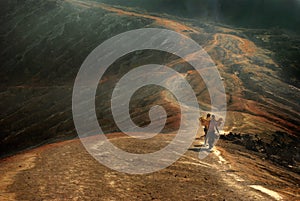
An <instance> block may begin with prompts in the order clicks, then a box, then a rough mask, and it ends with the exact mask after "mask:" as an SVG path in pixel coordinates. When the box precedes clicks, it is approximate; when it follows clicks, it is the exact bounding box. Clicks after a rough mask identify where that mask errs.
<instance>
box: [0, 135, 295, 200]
mask: <svg viewBox="0 0 300 201" xmlns="http://www.w3.org/2000/svg"><path fill="white" fill-rule="evenodd" d="M109 136H110V138H111V141H112V142H113V143H114V144H115V145H117V146H118V147H120V148H122V149H124V150H127V151H130V152H140V151H144V150H145V149H146V150H147V151H151V150H152V151H155V150H157V149H159V148H161V147H164V146H165V145H166V144H167V143H169V142H170V140H172V138H173V137H174V136H173V135H159V136H157V137H155V138H153V139H151V140H147V142H146V143H145V142H140V144H137V145H136V146H132V143H133V142H134V141H133V139H130V138H126V137H124V136H120V135H118V134H115V135H109ZM200 143H202V141H199V140H196V141H195V143H194V145H193V146H192V147H191V149H190V150H189V151H187V152H186V154H185V155H184V156H182V157H181V158H180V159H179V160H178V161H177V162H175V163H174V164H173V165H171V166H170V167H168V168H166V169H163V170H161V171H158V172H155V173H152V174H146V175H128V174H123V173H119V172H116V171H112V170H110V169H109V168H107V167H105V166H103V165H101V164H99V163H98V162H97V161H95V160H94V158H92V157H91V156H90V155H89V154H88V153H87V152H86V150H85V149H84V148H83V146H82V145H81V143H80V141H79V140H73V141H66V142H64V143H57V144H52V145H46V146H43V147H40V148H37V149H34V150H32V151H28V152H26V153H23V154H19V155H16V156H14V157H11V158H7V159H4V160H2V161H0V164H1V166H0V167H1V169H0V170H1V175H3V176H1V177H0V183H1V188H0V190H1V200H224V199H225V200H281V199H283V200H285V199H286V200H287V199H288V200H293V199H294V200H296V198H297V197H296V194H295V193H297V192H296V191H295V190H294V191H292V190H291V189H290V190H288V189H289V188H290V185H289V184H287V183H283V184H284V185H286V188H285V189H283V188H281V189H282V191H281V192H280V193H279V192H278V191H277V189H274V188H273V189H271V188H269V186H270V184H268V185H267V184H264V183H259V182H257V181H255V180H254V179H253V177H251V176H249V175H251V174H252V173H251V174H248V175H247V174H245V175H244V172H243V170H240V169H237V168H242V167H238V166H236V165H235V164H236V163H239V162H243V161H245V157H240V158H239V161H235V160H232V157H233V156H231V153H228V152H226V151H224V149H222V148H221V147H219V148H218V150H220V151H218V150H215V151H214V152H213V153H212V154H210V155H209V156H208V157H207V158H205V159H204V160H199V159H198V155H199V146H198V145H199V144H200ZM223 154H224V155H226V156H224V155H223ZM227 155H228V158H229V159H230V160H229V159H227ZM254 157H255V156H254ZM245 162H247V161H245ZM245 165H247V164H245ZM249 165H250V166H249V167H252V168H254V167H255V166H252V163H249ZM266 165H268V164H266ZM257 170H258V168H257ZM257 170H254V169H253V171H256V172H255V173H256V174H258V175H259V173H257ZM260 177H261V178H268V177H269V180H270V181H271V180H272V181H273V184H274V185H275V183H276V182H278V181H279V180H276V179H278V176H273V178H272V177H271V176H270V175H268V174H266V173H262V174H260ZM262 182H263V181H262ZM261 191H264V192H261ZM284 191H286V193H284Z"/></svg>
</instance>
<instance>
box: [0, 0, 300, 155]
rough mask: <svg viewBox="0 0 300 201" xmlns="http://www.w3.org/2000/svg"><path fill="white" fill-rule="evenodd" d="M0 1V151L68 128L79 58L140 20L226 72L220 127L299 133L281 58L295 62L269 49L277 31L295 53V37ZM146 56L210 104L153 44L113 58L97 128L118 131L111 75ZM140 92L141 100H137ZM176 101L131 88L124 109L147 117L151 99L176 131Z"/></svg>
mask: <svg viewBox="0 0 300 201" xmlns="http://www.w3.org/2000/svg"><path fill="white" fill-rule="evenodd" d="M1 4H2V7H1V9H2V10H3V12H1V28H0V41H1V43H0V46H1V50H0V55H1V56H0V63H1V72H0V75H1V78H2V79H1V81H0V89H1V93H0V97H1V104H0V108H1V114H0V115H1V116H0V118H1V119H0V155H5V154H8V153H11V152H12V151H16V150H20V149H24V148H28V147H30V146H36V145H38V144H40V143H46V142H49V141H53V140H58V139H59V140H61V139H66V138H70V137H74V136H76V132H75V130H74V125H73V121H72V113H71V98H72V97H71V96H72V87H73V82H74V79H75V77H76V74H77V72H78V70H79V68H80V65H81V64H82V62H83V60H84V59H85V58H86V56H87V55H88V54H89V53H90V52H91V51H92V50H93V49H94V48H95V47H97V46H98V45H99V44H100V43H101V42H103V41H105V40H106V39H108V38H110V37H112V36H114V35H117V34H119V33H122V32H124V31H128V30H132V29H137V28H144V27H162V28H167V29H171V30H174V31H177V32H180V33H183V34H185V35H187V36H189V37H191V38H192V39H194V40H195V41H196V42H198V43H199V44H200V45H202V46H203V47H204V49H205V50H206V51H207V52H208V53H209V55H210V56H211V57H212V59H213V60H214V62H215V63H216V65H217V67H218V69H219V71H220V74H221V77H220V79H222V80H224V84H225V88H226V93H227V97H228V101H227V105H228V113H227V114H228V116H227V120H226V124H225V130H226V131H234V132H242V133H255V134H261V136H262V138H266V140H268V138H269V136H270V135H272V133H273V132H275V131H283V132H287V133H288V134H290V135H297V134H298V132H299V130H300V129H299V125H300V113H299V96H300V93H299V90H300V89H299V88H298V87H299V85H298V84H297V83H298V80H299V78H298V77H297V76H295V77H293V78H292V79H293V80H291V81H287V79H286V77H284V76H282V72H284V71H285V66H284V65H283V63H286V64H287V65H294V68H296V67H297V66H295V65H299V64H298V63H295V62H293V61H291V60H289V59H281V58H278V57H277V55H278V54H276V53H277V52H278V51H279V52H280V54H279V55H281V56H284V52H282V51H281V50H278V49H279V48H280V47H281V46H278V45H277V46H276V44H277V42H276V41H278V40H279V42H280V43H281V45H283V44H291V43H292V44H293V48H291V49H287V51H286V54H287V55H288V54H289V53H291V52H292V53H293V54H294V53H295V49H296V52H297V51H298V52H299V37H298V36H292V35H291V36H290V35H287V33H278V32H272V31H268V32H267V31H266V30H247V29H235V28H232V27H225V26H223V25H221V24H212V23H208V22H204V21H199V20H193V19H183V18H178V17H174V16H168V15H153V14H147V13H143V12H141V11H135V10H133V9H129V8H123V7H112V6H109V5H106V4H101V3H97V2H91V1H77V0H66V1H61V0H54V1H50V0H47V1H42V0H38V1H24V2H23V3H22V4H20V3H18V2H17V1H9V2H2V3H1ZM287 38H288V39H287ZM266 40H269V42H267V43H266V42H265V41H266ZM273 44H275V45H273ZM288 58H291V57H288ZM149 63H159V64H167V65H169V66H170V67H172V68H174V69H176V70H177V71H178V72H180V73H182V74H184V75H185V76H186V79H187V80H188V81H189V82H190V83H191V85H192V86H193V88H194V90H195V93H196V94H197V96H198V101H199V105H200V106H201V107H202V108H205V109H207V108H209V104H210V100H209V98H208V92H207V90H206V88H205V85H204V83H203V81H202V79H201V78H200V77H199V75H198V74H196V73H195V71H194V70H193V68H192V67H191V66H189V65H188V64H186V63H185V62H184V61H183V60H181V59H179V58H176V57H174V55H168V54H166V53H161V52H157V51H149V50H148V51H140V52H133V53H132V54H129V55H126V56H124V57H123V58H120V59H118V60H117V61H116V62H115V63H114V64H113V65H112V66H111V68H110V70H109V71H108V72H106V74H105V75H104V77H103V80H102V81H101V84H100V85H99V89H98V90H99V91H98V94H97V99H96V102H97V104H96V105H97V112H98V114H97V115H98V118H99V123H100V125H102V126H104V131H105V132H107V133H110V132H115V131H118V128H117V127H116V126H115V123H114V121H113V119H112V116H111V112H110V109H109V106H110V102H109V101H110V94H111V92H112V90H113V88H114V86H115V84H116V81H117V80H119V79H120V77H122V75H124V73H126V72H127V71H128V70H129V69H132V68H134V67H137V66H140V65H142V64H149ZM149 94H152V96H150V97H149ZM166 94H167V95H166ZM141 98H144V103H146V102H147V103H149V104H148V105H145V104H141V102H140V101H139V100H140V99H141ZM175 102H176V100H175V99H174V98H172V96H171V95H170V94H168V92H166V91H164V90H163V89H161V88H155V87H154V88H153V87H148V88H147V90H142V91H141V94H139V95H137V96H135V97H133V100H132V105H131V106H132V114H133V115H132V117H133V119H135V120H134V121H135V122H136V123H137V124H140V125H145V124H147V119H148V115H147V111H148V109H149V106H151V104H152V105H154V104H161V105H164V106H165V107H166V109H167V111H168V117H169V118H168V121H167V124H166V127H165V129H164V131H163V132H170V131H173V130H176V129H177V128H178V120H179V119H180V114H179V111H178V107H177V106H176V103H175ZM150 103H151V104H150ZM134 108H136V109H134ZM135 114H139V115H137V116H134V115H135ZM141 120H143V121H141ZM144 120H145V121H144Z"/></svg>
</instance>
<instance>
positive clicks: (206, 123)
mask: <svg viewBox="0 0 300 201" xmlns="http://www.w3.org/2000/svg"><path fill="white" fill-rule="evenodd" d="M210 120H211V118H210V114H209V113H208V114H207V115H206V118H203V117H200V122H201V125H202V126H204V146H207V132H208V128H209V123H210Z"/></svg>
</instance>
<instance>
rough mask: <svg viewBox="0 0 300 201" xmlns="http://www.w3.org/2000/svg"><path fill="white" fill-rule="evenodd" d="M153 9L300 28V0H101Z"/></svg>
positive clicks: (239, 22) (257, 25)
mask: <svg viewBox="0 0 300 201" xmlns="http://www.w3.org/2000/svg"><path fill="white" fill-rule="evenodd" d="M100 1H102V2H106V3H114V4H119V5H124V6H133V7H139V8H142V9H145V10H147V11H151V12H165V13H169V14H176V15H177V16H182V17H192V18H195V17H201V18H206V19H209V20H213V21H216V22H220V23H227V24H230V25H237V26H241V27H247V28H271V27H275V28H281V29H288V30H290V31H294V32H297V33H299V32H300V26H299V25H300V1H299V0H126V1H124V0H100Z"/></svg>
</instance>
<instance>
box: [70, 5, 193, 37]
mask: <svg viewBox="0 0 300 201" xmlns="http://www.w3.org/2000/svg"><path fill="white" fill-rule="evenodd" d="M65 1H66V2H69V3H72V4H76V5H79V6H83V7H85V8H101V9H104V10H107V11H110V12H114V13H117V14H118V15H127V16H134V17H140V18H145V19H151V20H154V21H155V23H156V24H157V25H159V26H163V27H166V28H168V29H171V30H174V31H176V32H179V33H182V34H187V33H199V30H197V29H195V28H193V27H190V26H188V25H186V24H183V23H180V22H177V21H175V20H170V19H167V18H163V17H157V16H152V15H147V14H141V13H136V12H133V11H127V10H122V9H119V8H116V7H112V6H109V5H107V4H103V3H98V2H93V1H79V0H65Z"/></svg>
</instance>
